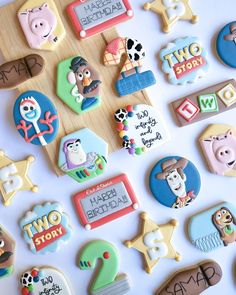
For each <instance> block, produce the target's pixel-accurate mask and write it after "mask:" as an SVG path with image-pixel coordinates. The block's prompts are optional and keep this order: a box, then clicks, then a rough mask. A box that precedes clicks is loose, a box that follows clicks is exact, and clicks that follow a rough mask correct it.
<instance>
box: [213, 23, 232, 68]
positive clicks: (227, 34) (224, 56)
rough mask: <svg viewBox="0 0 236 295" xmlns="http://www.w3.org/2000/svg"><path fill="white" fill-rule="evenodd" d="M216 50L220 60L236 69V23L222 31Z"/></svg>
mask: <svg viewBox="0 0 236 295" xmlns="http://www.w3.org/2000/svg"><path fill="white" fill-rule="evenodd" d="M216 50H217V53H218V56H219V57H220V59H221V60H222V61H223V62H224V63H225V64H226V65H227V66H230V67H232V68H236V60H235V54H236V21H233V22H231V23H229V24H227V25H226V26H224V27H223V29H221V30H220V32H219V34H218V37H217V40H216Z"/></svg>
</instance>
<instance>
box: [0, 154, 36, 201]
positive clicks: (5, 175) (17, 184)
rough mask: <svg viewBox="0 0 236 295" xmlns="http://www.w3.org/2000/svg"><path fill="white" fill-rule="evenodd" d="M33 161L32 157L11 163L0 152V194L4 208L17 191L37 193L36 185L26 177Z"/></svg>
mask: <svg viewBox="0 0 236 295" xmlns="http://www.w3.org/2000/svg"><path fill="white" fill-rule="evenodd" d="M33 161H34V157H33V156H29V157H27V158H26V159H25V160H21V161H12V160H11V159H10V158H8V157H7V156H6V155H5V154H4V152H3V151H2V150H0V193H1V195H2V198H3V204H4V205H5V206H9V205H11V201H12V198H13V197H14V196H15V194H16V193H17V192H18V191H27V190H31V191H32V192H34V193H35V192H37V191H38V187H37V185H34V184H33V183H32V182H31V180H30V179H29V177H28V170H29V166H30V164H31V163H32V162H33Z"/></svg>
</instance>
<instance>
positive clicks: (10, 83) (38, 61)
mask: <svg viewBox="0 0 236 295" xmlns="http://www.w3.org/2000/svg"><path fill="white" fill-rule="evenodd" d="M44 67H45V62H44V59H43V58H42V57H41V56H40V55H38V54H30V55H27V56H25V57H23V58H19V59H16V60H13V61H9V62H6V63H4V64H2V65H0V89H10V88H15V87H17V86H18V85H20V84H21V83H23V82H25V81H27V80H29V79H31V78H34V77H37V76H38V75H40V74H41V73H42V72H43V70H44Z"/></svg>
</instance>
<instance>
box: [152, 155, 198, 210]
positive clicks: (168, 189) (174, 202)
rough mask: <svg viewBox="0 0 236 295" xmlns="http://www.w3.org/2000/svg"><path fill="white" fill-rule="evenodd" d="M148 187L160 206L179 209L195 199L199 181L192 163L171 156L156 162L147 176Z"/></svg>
mask: <svg viewBox="0 0 236 295" xmlns="http://www.w3.org/2000/svg"><path fill="white" fill-rule="evenodd" d="M149 186H150V189H151V192H152V194H153V195H154V197H155V198H156V199H157V201H159V202H160V203H161V204H162V205H164V206H167V207H170V208H174V209H179V208H183V207H185V206H188V205H189V204H191V203H192V202H193V201H194V200H195V199H196V197H197V195H198V193H199V191H200V187H201V179H200V174H199V172H198V170H197V168H196V167H195V166H194V165H193V163H192V162H190V161H189V160H187V159H185V158H181V157H177V156H172V157H167V158H164V159H162V160H160V161H158V162H157V164H156V165H155V166H154V168H153V169H152V171H151V174H150V176H149Z"/></svg>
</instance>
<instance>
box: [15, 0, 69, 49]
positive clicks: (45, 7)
mask: <svg viewBox="0 0 236 295" xmlns="http://www.w3.org/2000/svg"><path fill="white" fill-rule="evenodd" d="M18 19H19V22H20V25H21V28H22V30H23V32H24V34H25V38H26V39H27V42H28V44H29V46H30V47H31V48H34V49H44V50H54V49H55V48H56V47H57V46H58V44H59V43H60V42H61V41H62V40H63V38H64V37H65V34H66V32H65V29H64V26H63V23H62V21H61V18H60V15H59V13H58V10H57V7H56V5H55V3H54V1H53V0H46V1H44V0H27V1H26V2H25V4H24V5H23V6H22V7H21V8H20V10H19V11H18Z"/></svg>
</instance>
